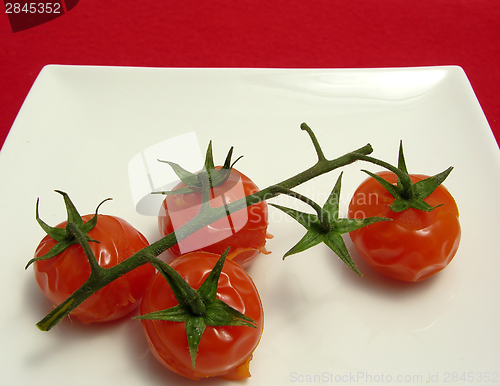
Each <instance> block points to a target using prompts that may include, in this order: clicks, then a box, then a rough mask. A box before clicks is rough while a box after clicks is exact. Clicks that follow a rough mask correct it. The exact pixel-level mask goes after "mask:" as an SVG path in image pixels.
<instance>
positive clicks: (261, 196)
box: [37, 123, 373, 331]
mask: <svg viewBox="0 0 500 386" xmlns="http://www.w3.org/2000/svg"><path fill="white" fill-rule="evenodd" d="M301 129H302V130H305V131H306V132H307V133H308V134H309V136H310V138H311V140H312V142H313V145H314V148H315V150H316V153H317V156H318V161H317V162H316V163H315V164H314V165H313V166H311V167H310V168H308V169H306V170H305V171H303V172H301V173H298V174H297V175H295V176H293V177H291V178H288V179H286V180H284V181H282V182H280V183H278V184H275V185H272V186H269V187H268V188H266V189H263V190H260V191H258V192H256V193H254V194H251V195H249V196H247V197H244V198H242V199H240V200H238V201H235V202H232V203H230V204H228V205H227V206H222V207H218V208H213V207H211V206H210V205H204V206H203V207H202V209H201V210H200V211H199V213H198V214H197V215H196V216H195V217H194V218H193V219H192V220H191V221H190V222H189V223H187V224H186V225H184V226H183V227H181V228H179V229H178V230H176V231H175V232H173V233H170V234H168V235H167V236H165V237H164V238H162V239H160V240H158V241H156V242H155V243H152V244H151V245H149V246H148V247H146V248H144V249H142V250H140V251H138V252H137V253H135V254H134V255H132V256H131V257H130V258H128V259H127V260H125V261H123V262H122V263H120V264H118V265H116V266H114V267H111V268H107V269H105V268H101V267H99V268H96V270H95V271H93V272H99V273H98V274H94V275H91V276H90V277H89V279H88V280H87V281H86V282H85V283H84V284H83V285H82V286H81V287H80V288H79V289H78V290H76V291H75V292H74V293H73V294H72V295H71V296H70V297H68V298H67V299H66V300H65V301H64V302H62V303H61V304H60V305H58V306H57V307H55V308H54V309H53V310H52V311H51V312H50V313H49V314H48V315H47V316H45V317H44V318H43V319H42V320H40V321H39V322H38V323H37V327H38V328H39V329H40V330H42V331H48V330H50V329H51V328H52V327H54V326H55V325H56V324H57V323H59V322H60V321H61V320H62V319H63V318H64V317H65V316H67V315H68V314H69V313H70V312H71V311H72V310H73V309H75V308H76V307H77V306H78V305H80V304H81V303H82V302H83V301H85V300H86V299H87V298H88V297H89V296H90V295H92V294H93V293H95V292H97V291H98V290H99V289H101V288H103V287H105V286H106V285H107V284H109V283H111V282H112V281H114V280H116V279H117V278H119V277H120V276H122V275H124V274H126V273H127V272H130V271H132V270H133V269H135V268H137V267H139V266H141V265H143V264H147V263H149V264H152V265H153V266H155V267H156V268H157V269H160V270H162V271H163V272H166V275H167V276H172V278H173V279H172V280H173V281H175V277H176V274H177V273H176V272H175V270H173V269H172V268H171V267H170V266H169V265H168V264H166V263H165V262H163V261H161V260H160V259H158V258H157V256H159V255H160V254H161V253H163V252H165V251H166V250H168V249H169V248H171V247H172V246H173V245H175V244H176V243H177V242H178V241H179V240H182V239H184V238H185V237H187V236H189V235H190V234H192V233H193V232H195V231H197V230H199V229H201V228H203V227H205V226H207V225H209V224H211V223H213V222H215V221H217V220H219V219H222V218H224V217H225V216H226V215H227V211H228V210H229V211H230V212H235V211H237V210H240V209H243V208H245V207H248V206H251V205H253V204H256V203H259V202H261V201H263V200H268V199H271V198H273V197H276V196H278V195H280V194H282V193H284V192H285V191H288V190H289V189H292V188H294V187H296V186H298V185H301V184H303V183H305V182H307V181H309V180H311V179H313V178H316V177H318V176H320V175H322V174H325V173H328V172H331V171H332V170H335V169H338V168H341V167H343V166H346V165H349V164H351V163H353V162H355V161H358V160H361V159H364V157H365V156H367V155H368V154H370V153H372V152H373V148H372V147H371V145H370V144H367V145H365V146H363V147H361V148H359V149H357V150H355V151H352V152H350V153H347V154H345V155H343V156H341V157H338V158H336V159H332V160H328V159H327V158H326V157H325V156H324V154H323V151H322V150H321V147H320V145H319V142H318V141H317V139H316V136H315V135H314V133H313V132H312V130H311V129H310V128H309V126H307V125H306V124H305V123H303V124H302V125H301ZM200 178H202V179H207V178H208V176H206V175H205V176H200ZM207 194H208V193H207ZM207 204H208V202H207ZM79 241H80V240H79ZM81 242H82V244H85V243H87V244H88V241H87V240H85V239H82V240H81ZM89 260H91V259H89ZM195 302H196V301H194V303H195ZM194 303H193V307H195V308H196V305H195V304H194Z"/></svg>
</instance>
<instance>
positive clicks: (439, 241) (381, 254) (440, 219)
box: [349, 172, 461, 282]
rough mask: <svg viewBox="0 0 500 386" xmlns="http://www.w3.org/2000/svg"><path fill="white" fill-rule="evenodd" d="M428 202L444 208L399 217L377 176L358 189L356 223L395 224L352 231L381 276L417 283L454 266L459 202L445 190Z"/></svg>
mask: <svg viewBox="0 0 500 386" xmlns="http://www.w3.org/2000/svg"><path fill="white" fill-rule="evenodd" d="M377 175H379V176H381V177H382V178H384V179H385V180H387V181H388V182H390V183H393V184H395V183H396V182H397V177H396V175H395V174H393V173H392V172H380V173H377ZM410 177H411V180H412V181H413V182H417V181H420V180H423V179H425V178H427V176H425V175H416V174H413V175H410ZM424 201H425V202H427V203H428V204H430V205H432V206H436V205H439V204H443V205H442V206H440V207H437V208H435V209H434V210H432V211H431V212H424V211H421V210H417V209H413V208H409V209H407V210H405V211H403V212H399V213H396V212H393V211H392V210H391V209H390V208H389V205H391V204H392V203H393V202H394V197H393V196H391V195H390V194H389V192H387V191H386V190H385V189H384V188H383V187H382V186H381V185H380V184H379V183H378V182H377V181H376V180H375V179H373V178H372V177H369V178H368V179H366V180H365V181H364V182H363V183H361V185H360V186H359V187H358V188H357V190H356V191H355V193H354V195H353V197H352V199H351V202H350V204H349V217H350V218H362V217H372V216H380V217H387V218H391V219H392V221H381V222H378V223H375V224H372V225H369V226H367V227H364V228H361V229H358V230H356V231H353V232H350V237H351V240H352V241H353V243H354V247H355V248H356V250H357V251H358V253H359V254H360V255H361V257H363V259H364V260H365V261H366V262H367V263H368V264H369V265H370V266H371V267H372V268H374V269H375V270H376V271H378V272H380V273H382V274H384V275H387V276H390V277H392V278H394V279H398V280H403V281H409V282H416V281H421V280H424V279H426V278H428V277H430V276H432V275H434V274H435V273H437V272H439V271H440V270H442V269H443V268H445V267H446V266H447V265H448V264H449V263H450V262H451V260H452V259H453V257H454V256H455V253H456V252H457V249H458V246H459V243H460V237H461V228H460V223H459V220H458V217H459V213H458V208H457V205H456V203H455V200H454V199H453V197H452V195H451V194H450V193H449V192H448V190H447V189H446V188H445V187H444V186H442V185H440V186H439V187H438V188H437V189H436V190H435V191H434V192H433V193H432V194H431V195H429V196H428V197H427V198H426V199H425V200H424Z"/></svg>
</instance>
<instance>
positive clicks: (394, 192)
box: [363, 141, 453, 212]
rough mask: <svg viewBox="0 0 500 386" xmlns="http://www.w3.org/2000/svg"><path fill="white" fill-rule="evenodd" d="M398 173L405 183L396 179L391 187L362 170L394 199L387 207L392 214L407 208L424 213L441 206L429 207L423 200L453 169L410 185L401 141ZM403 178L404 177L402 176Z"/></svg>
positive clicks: (379, 178)
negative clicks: (396, 181) (395, 183)
mask: <svg viewBox="0 0 500 386" xmlns="http://www.w3.org/2000/svg"><path fill="white" fill-rule="evenodd" d="M397 169H399V171H400V172H401V173H402V174H404V175H406V176H407V178H405V181H404V182H403V180H402V178H400V177H398V183H397V185H393V184H391V183H389V182H387V181H386V180H384V179H383V178H382V177H380V176H378V175H376V174H374V173H371V172H369V171H367V170H363V172H365V173H366V174H368V175H369V176H370V177H372V178H374V179H375V180H376V181H377V182H378V183H380V184H381V185H382V186H383V187H384V189H385V190H387V191H388V192H389V194H390V195H391V196H393V197H394V202H393V203H392V205H389V208H390V209H391V210H392V211H394V212H403V211H405V210H407V209H409V208H414V209H418V210H422V211H424V212H430V211H432V210H433V209H436V208H437V207H439V206H441V204H440V205H436V206H431V205H429V204H428V203H426V202H425V201H424V200H425V199H426V198H427V197H429V196H430V195H431V194H432V193H433V192H434V191H435V190H436V189H437V188H438V186H439V185H441V184H442V183H443V182H444V180H445V179H446V178H447V177H448V175H449V174H450V173H451V171H452V170H453V167H451V166H450V167H449V168H448V169H446V170H445V171H443V172H441V173H438V174H436V175H434V176H432V177H428V178H426V179H424V180H421V181H418V182H416V183H412V181H411V179H410V177H409V174H408V169H407V167H406V161H405V157H404V153H403V142H402V141H401V142H400V144H399V155H398V168H397ZM402 177H404V176H402Z"/></svg>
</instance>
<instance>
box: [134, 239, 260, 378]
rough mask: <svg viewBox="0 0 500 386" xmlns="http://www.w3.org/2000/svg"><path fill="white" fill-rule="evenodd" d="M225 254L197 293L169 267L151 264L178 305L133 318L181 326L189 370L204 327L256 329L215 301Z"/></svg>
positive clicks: (225, 305)
mask: <svg viewBox="0 0 500 386" xmlns="http://www.w3.org/2000/svg"><path fill="white" fill-rule="evenodd" d="M228 251H229V248H228V249H226V251H225V252H224V253H223V254H222V256H221V257H220V258H219V260H218V261H217V263H216V264H215V266H214V268H213V269H212V271H211V272H210V274H209V275H208V277H207V278H206V279H205V281H204V282H203V284H202V285H201V286H200V288H198V289H197V290H195V289H193V288H192V287H191V286H190V285H189V284H188V283H187V282H186V281H185V280H184V279H183V278H182V277H181V276H180V275H179V274H178V273H177V271H175V270H174V269H173V268H171V267H170V266H169V265H167V264H158V265H156V264H153V265H155V267H156V268H157V269H158V270H159V272H160V273H161V274H162V275H163V277H164V278H165V279H166V280H167V282H168V283H169V285H170V288H171V289H172V291H173V292H174V295H175V298H176V299H177V301H178V303H179V304H178V305H177V306H174V307H171V308H169V309H166V310H160V311H155V312H152V313H149V314H146V315H141V316H136V317H135V318H134V319H146V320H165V321H170V322H181V323H185V324H186V335H187V340H188V346H189V353H190V356H191V364H192V366H193V369H194V368H195V362H196V355H197V352H198V346H199V344H200V340H201V337H202V336H203V333H204V331H205V328H206V327H207V326H214V327H220V326H245V327H253V328H257V324H256V322H255V321H253V320H252V319H251V318H249V317H248V316H245V315H244V314H242V313H241V312H239V311H237V310H235V309H234V308H232V307H231V306H229V305H228V304H226V303H224V302H223V301H221V300H219V299H217V286H218V283H219V277H220V274H221V271H222V267H223V266H224V262H225V261H226V257H227V253H228Z"/></svg>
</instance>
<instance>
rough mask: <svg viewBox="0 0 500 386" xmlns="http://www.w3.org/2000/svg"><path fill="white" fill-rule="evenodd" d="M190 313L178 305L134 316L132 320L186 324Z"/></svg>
mask: <svg viewBox="0 0 500 386" xmlns="http://www.w3.org/2000/svg"><path fill="white" fill-rule="evenodd" d="M189 316H190V313H189V311H188V310H187V309H186V307H184V306H181V305H180V304H178V305H176V306H174V307H171V308H168V309H166V310H159V311H154V312H150V313H149V314H146V315H139V316H135V317H134V319H145V320H167V321H170V322H186V321H187V320H188V319H189Z"/></svg>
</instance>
